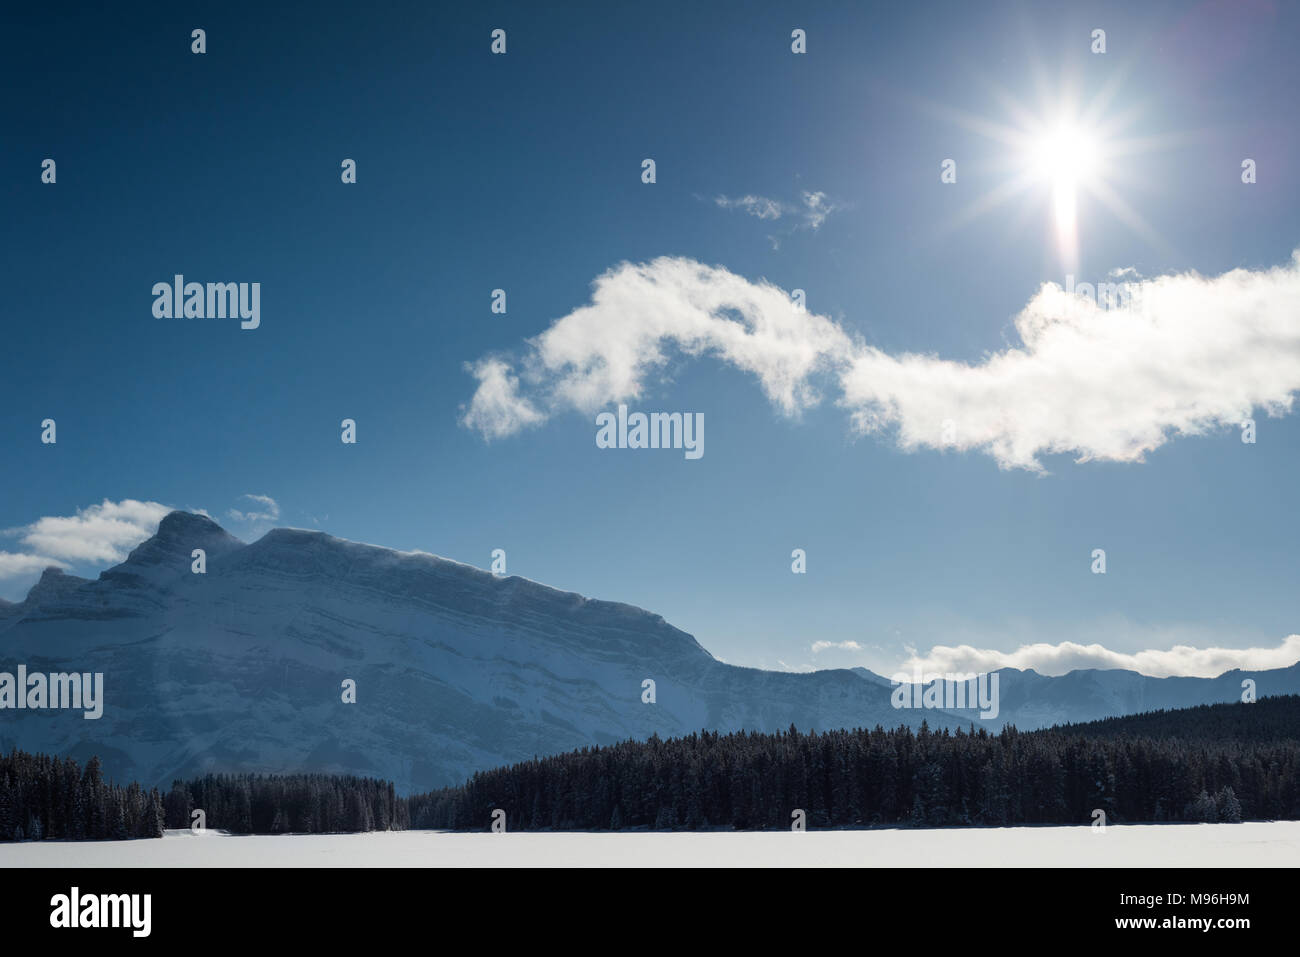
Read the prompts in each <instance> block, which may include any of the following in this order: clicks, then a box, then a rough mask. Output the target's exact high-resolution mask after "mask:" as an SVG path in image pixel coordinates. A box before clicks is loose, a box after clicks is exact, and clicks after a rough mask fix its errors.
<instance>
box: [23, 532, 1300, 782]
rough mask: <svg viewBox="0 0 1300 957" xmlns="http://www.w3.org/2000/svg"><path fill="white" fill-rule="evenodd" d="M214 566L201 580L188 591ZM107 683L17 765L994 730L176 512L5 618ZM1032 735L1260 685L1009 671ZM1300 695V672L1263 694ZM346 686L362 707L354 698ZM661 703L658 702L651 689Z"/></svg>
mask: <svg viewBox="0 0 1300 957" xmlns="http://www.w3.org/2000/svg"><path fill="white" fill-rule="evenodd" d="M199 548H201V549H203V550H204V551H205V553H206V562H207V568H206V573H204V574H195V573H193V572H192V571H191V562H192V558H191V555H192V552H193V550H194V549H199ZM20 664H22V665H25V666H26V668H27V670H28V672H29V673H32V672H47V673H48V672H73V671H75V672H102V673H103V674H104V686H105V691H104V697H105V705H104V713H103V717H102V718H100V719H99V720H85V719H84V718H83V717H82V713H81V712H79V711H75V710H59V711H56V710H42V711H33V710H21V711H19V710H7V709H6V710H0V747H3V748H5V749H6V750H7V749H8V748H10V747H13V746H18V747H21V748H23V749H25V750H28V751H41V752H46V753H51V754H68V755H71V756H73V757H76V758H78V759H79V760H85V759H86V758H88V757H89V756H90V755H92V754H98V755H99V756H100V757H101V759H102V760H103V762H104V767H105V772H106V773H107V774H108V775H109V776H110V777H114V778H116V779H119V780H129V779H136V780H139V781H141V782H142V783H145V784H160V785H168V784H170V782H171V780H172V779H173V778H174V777H182V776H185V777H188V776H192V775H195V774H201V773H204V772H206V771H254V772H265V773H290V772H301V771H319V772H326V773H349V774H360V775H368V776H375V777H381V778H386V779H389V780H392V781H393V782H394V783H395V784H396V785H397V787H398V788H399V790H401V791H403V792H409V791H413V790H428V789H431V788H435V787H440V786H443V785H450V784H459V783H462V782H463V781H464V780H465V778H466V777H467V776H468V775H470V774H472V773H473V772H474V771H477V770H484V769H488V768H493V767H497V766H500V765H503V764H509V763H511V762H515V761H519V760H526V759H529V758H532V757H534V756H545V755H550V754H556V753H559V752H563V751H568V750H572V749H575V748H581V747H585V746H590V745H598V744H609V743H612V742H615V741H619V740H623V739H626V738H642V739H643V738H648V737H649V736H651V735H652V734H658V735H660V736H661V737H669V736H676V735H682V734H687V733H690V732H691V731H698V730H700V729H710V730H718V731H734V730H741V729H747V730H754V731H776V730H783V729H785V728H788V727H789V726H790V725H792V724H793V725H795V726H797V727H799V728H800V729H803V730H809V729H818V730H827V729H831V728H843V727H854V726H869V727H874V726H875V725H877V724H881V725H885V726H887V727H890V726H893V727H896V726H898V725H907V726H909V727H913V728H916V727H919V725H920V723H921V721H922V720H923V719H924V720H926V721H928V723H929V725H930V726H931V727H935V728H937V727H941V726H954V727H955V726H957V725H965V724H966V723H968V722H969V721H971V720H974V721H975V723H977V724H978V723H981V722H980V721H979V719H978V717H976V716H974V713H973V712H966V711H963V712H959V713H956V714H948V713H945V712H942V711H924V710H920V709H902V710H898V709H895V708H894V707H893V706H892V705H891V703H890V696H891V687H890V684H889V682H888V681H887V680H886V679H884V678H881V677H880V676H878V675H873V674H872V673H871V672H867V671H865V670H863V669H855V670H852V671H851V670H828V671H817V672H813V673H810V674H793V673H787V672H770V671H763V670H759V669H754V668H741V667H736V666H733V665H728V664H724V663H722V662H720V661H718V660H717V659H715V658H714V657H713V656H712V655H710V654H709V653H708V652H707V651H705V650H704V649H703V648H702V647H701V646H700V645H699V643H698V642H696V641H695V639H694V638H692V637H691V636H690V635H688V634H686V633H685V632H682V631H679V630H678V629H676V628H673V627H672V626H671V625H669V624H668V623H667V622H665V621H664V620H663V619H662V618H661V617H659V616H657V615H653V614H651V613H649V612H646V611H643V610H641V609H639V608H634V607H632V606H629V605H623V604H618V603H614V602H606V601H596V600H592V599H588V598H584V597H582V596H581V595H577V594H574V593H571V592H563V591H558V590H556V589H553V588H548V587H546V586H545V585H540V584H537V583H536V582H531V581H528V580H526V579H522V578H518V577H496V576H494V575H492V574H490V573H489V572H486V571H482V570H480V569H477V568H473V567H471V566H468V565H463V564H460V563H458V562H454V561H449V560H447V559H443V558H438V557H436V556H433V555H428V554H424V553H418V552H398V551H394V550H391V549H386V548H379V547H375V546H371V545H361V544H357V543H354V542H348V541H344V540H341V539H338V538H333V537H331V536H329V535H326V534H324V533H321V532H314V531H303V530H298V529H275V530H274V531H271V532H268V533H267V534H266V535H265V536H263V537H262V538H260V539H259V540H257V541H256V542H253V543H251V544H245V543H244V542H242V541H240V540H239V539H237V538H235V537H233V536H232V535H230V534H228V533H227V532H226V531H225V530H223V529H222V528H221V527H220V526H219V525H217V524H216V523H215V522H213V521H211V520H210V519H208V518H206V517H205V516H202V515H196V514H192V513H189V512H172V513H171V514H169V515H168V516H166V517H165V518H164V519H163V520H162V522H161V523H160V524H159V527H158V531H157V533H156V534H155V535H154V536H153V537H152V538H150V539H148V540H147V541H145V542H143V543H142V544H140V545H139V546H138V547H137V548H136V549H135V550H134V551H132V552H131V554H130V556H129V557H128V558H127V559H126V561H124V562H123V563H122V564H120V565H117V566H114V567H113V568H110V569H108V570H106V571H104V572H103V573H102V574H101V575H100V576H99V578H98V579H95V580H88V579H82V578H76V577H74V576H71V575H67V574H64V573H62V572H60V571H58V570H57V569H50V570H47V571H46V572H45V573H44V575H43V576H42V577H41V580H40V581H39V582H38V583H37V584H36V585H35V586H34V587H33V588H32V590H31V592H30V593H29V594H28V596H27V597H26V598H25V599H24V600H23V601H21V602H18V603H9V602H0V672H10V673H12V672H15V670H16V668H17V666H18V665H20ZM999 676H1000V677H999V680H1000V683H1001V686H1000V692H1001V702H1000V713H999V715H998V718H997V719H996V720H994V721H990V722H987V724H989V725H991V726H995V727H1000V726H1001V725H1002V724H1004V723H1006V722H1008V721H1010V722H1012V723H1015V724H1016V725H1017V726H1019V727H1022V728H1030V727H1039V726H1042V725H1045V724H1052V723H1056V722H1063V721H1085V720H1091V719H1095V718H1102V717H1109V716H1112V715H1118V714H1127V713H1133V712H1137V711H1143V710H1148V709H1151V708H1171V707H1185V706H1188V705H1194V704H1204V703H1212V702H1218V701H1235V700H1239V698H1240V694H1241V678H1243V677H1245V675H1243V674H1241V673H1239V672H1229V673H1227V674H1225V675H1222V676H1220V677H1218V678H1213V679H1203V678H1164V679H1157V678H1147V677H1144V676H1142V675H1138V674H1135V673H1132V672H1126V671H1079V672H1073V673H1071V674H1068V675H1064V676H1062V677H1059V678H1048V677H1044V676H1042V675H1038V674H1036V673H1034V672H1032V671H1026V672H1020V671H1011V670H1005V671H1002V672H999ZM1250 677H1253V678H1254V679H1255V680H1256V681H1257V683H1258V688H1259V693H1260V694H1261V695H1265V694H1286V693H1298V692H1300V665H1297V666H1294V667H1292V668H1286V669H1280V670H1277V671H1271V672H1256V673H1252V674H1251V675H1250ZM346 679H351V680H353V681H355V682H356V703H354V704H345V703H344V702H343V700H342V694H343V683H344V681H345V680H346ZM647 679H649V680H652V681H653V682H654V696H655V700H654V703H646V702H644V701H643V693H644V691H643V688H644V685H643V682H645V681H646V680H647Z"/></svg>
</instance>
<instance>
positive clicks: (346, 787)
mask: <svg viewBox="0 0 1300 957" xmlns="http://www.w3.org/2000/svg"><path fill="white" fill-rule="evenodd" d="M165 805H166V817H167V826H168V827H172V828H180V827H189V826H190V824H191V822H192V816H191V815H192V812H193V811H194V809H196V808H201V809H202V810H203V812H204V815H205V818H206V819H205V821H204V826H206V827H210V828H216V829H218V830H223V831H230V832H231V833H233V834H284V833H289V832H292V833H294V834H326V833H338V832H344V831H349V832H350V831H401V830H405V829H406V828H407V826H408V823H409V822H408V819H407V802H406V800H405V799H404V798H399V797H398V796H397V794H396V792H395V791H394V790H393V785H392V783H391V782H389V781H380V780H377V779H375V778H358V777H351V776H342V775H328V774H290V775H263V774H209V775H207V776H205V777H202V778H196V779H195V780H192V781H184V782H182V781H176V782H174V783H173V784H172V789H171V791H169V792H168V794H167V798H166V800H165Z"/></svg>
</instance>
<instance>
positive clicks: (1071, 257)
mask: <svg viewBox="0 0 1300 957" xmlns="http://www.w3.org/2000/svg"><path fill="white" fill-rule="evenodd" d="M1028 139H1029V149H1028V151H1027V154H1028V155H1027V157H1026V159H1027V160H1028V166H1029V170H1028V172H1029V176H1030V178H1031V179H1033V180H1035V181H1037V182H1039V183H1043V184H1046V185H1047V187H1048V188H1049V190H1050V192H1051V203H1052V215H1053V221H1054V226H1055V231H1056V242H1057V247H1058V250H1059V252H1060V255H1061V260H1062V262H1063V263H1064V264H1065V265H1067V266H1070V265H1072V264H1074V263H1076V262H1077V260H1078V255H1079V195H1080V193H1081V192H1083V191H1086V190H1091V189H1093V188H1095V187H1096V185H1097V181H1098V176H1099V174H1100V172H1101V169H1100V165H1101V164H1100V152H1101V150H1100V147H1101V144H1100V140H1099V136H1098V134H1097V133H1096V131H1094V130H1089V129H1087V128H1086V127H1085V126H1083V125H1082V124H1080V123H1077V122H1071V121H1068V120H1057V121H1055V122H1053V123H1051V124H1050V125H1048V126H1047V128H1046V129H1044V130H1042V131H1041V132H1038V133H1036V134H1032V135H1031V136H1030V137H1029V138H1028Z"/></svg>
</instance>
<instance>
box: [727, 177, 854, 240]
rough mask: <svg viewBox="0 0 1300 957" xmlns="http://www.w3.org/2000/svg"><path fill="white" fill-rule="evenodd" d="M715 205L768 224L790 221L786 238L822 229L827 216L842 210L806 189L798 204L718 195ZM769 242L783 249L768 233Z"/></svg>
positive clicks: (820, 192)
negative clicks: (746, 214) (794, 233)
mask: <svg viewBox="0 0 1300 957" xmlns="http://www.w3.org/2000/svg"><path fill="white" fill-rule="evenodd" d="M713 202H714V205H716V206H718V207H719V208H720V209H739V210H741V211H742V212H745V213H748V214H749V215H750V216H753V217H755V218H756V219H762V220H768V221H775V220H779V219H783V220H786V221H787V222H791V223H792V225H791V226H790V228H789V229H787V230H786V235H789V234H790V233H793V232H796V231H797V230H800V229H811V230H813V231H814V232H815V231H816V230H818V229H819V228H821V225H822V223H824V222H826V219H827V217H829V216H830V215H831V214H832V213H834V212H837V211H838V210H839V209H840V207H838V206H836V205H835V204H834V203H832V202H831V201H830V200H829V199H828V198H827V197H826V194H825V193H824V192H822V191H821V190H804V191H803V192H802V193H801V194H800V197H799V201H798V202H785V201H783V200H779V199H770V198H769V197H767V196H757V195H754V194H752V193H750V194H747V195H745V196H737V197H731V196H723V195H719V196H715V197H714V199H713ZM767 239H768V242H770V243H771V244H772V248H773V249H779V248H780V240H779V238H778V237H777V236H775V235H772V234H770V233H769V234H768V237H767Z"/></svg>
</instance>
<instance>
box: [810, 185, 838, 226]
mask: <svg viewBox="0 0 1300 957" xmlns="http://www.w3.org/2000/svg"><path fill="white" fill-rule="evenodd" d="M803 207H804V208H803V220H804V225H806V226H807V227H808V228H809V229H817V228H818V227H819V226H821V224H822V223H824V222H826V217H827V216H829V215H830V214H831V213H833V212H835V210H836V209H837V208H838V207H836V206H835V205H833V204H832V203H831V202H830V200H828V199H827V198H826V194H825V193H822V192H816V193H810V192H806V191H805V192H804V194H803Z"/></svg>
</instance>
